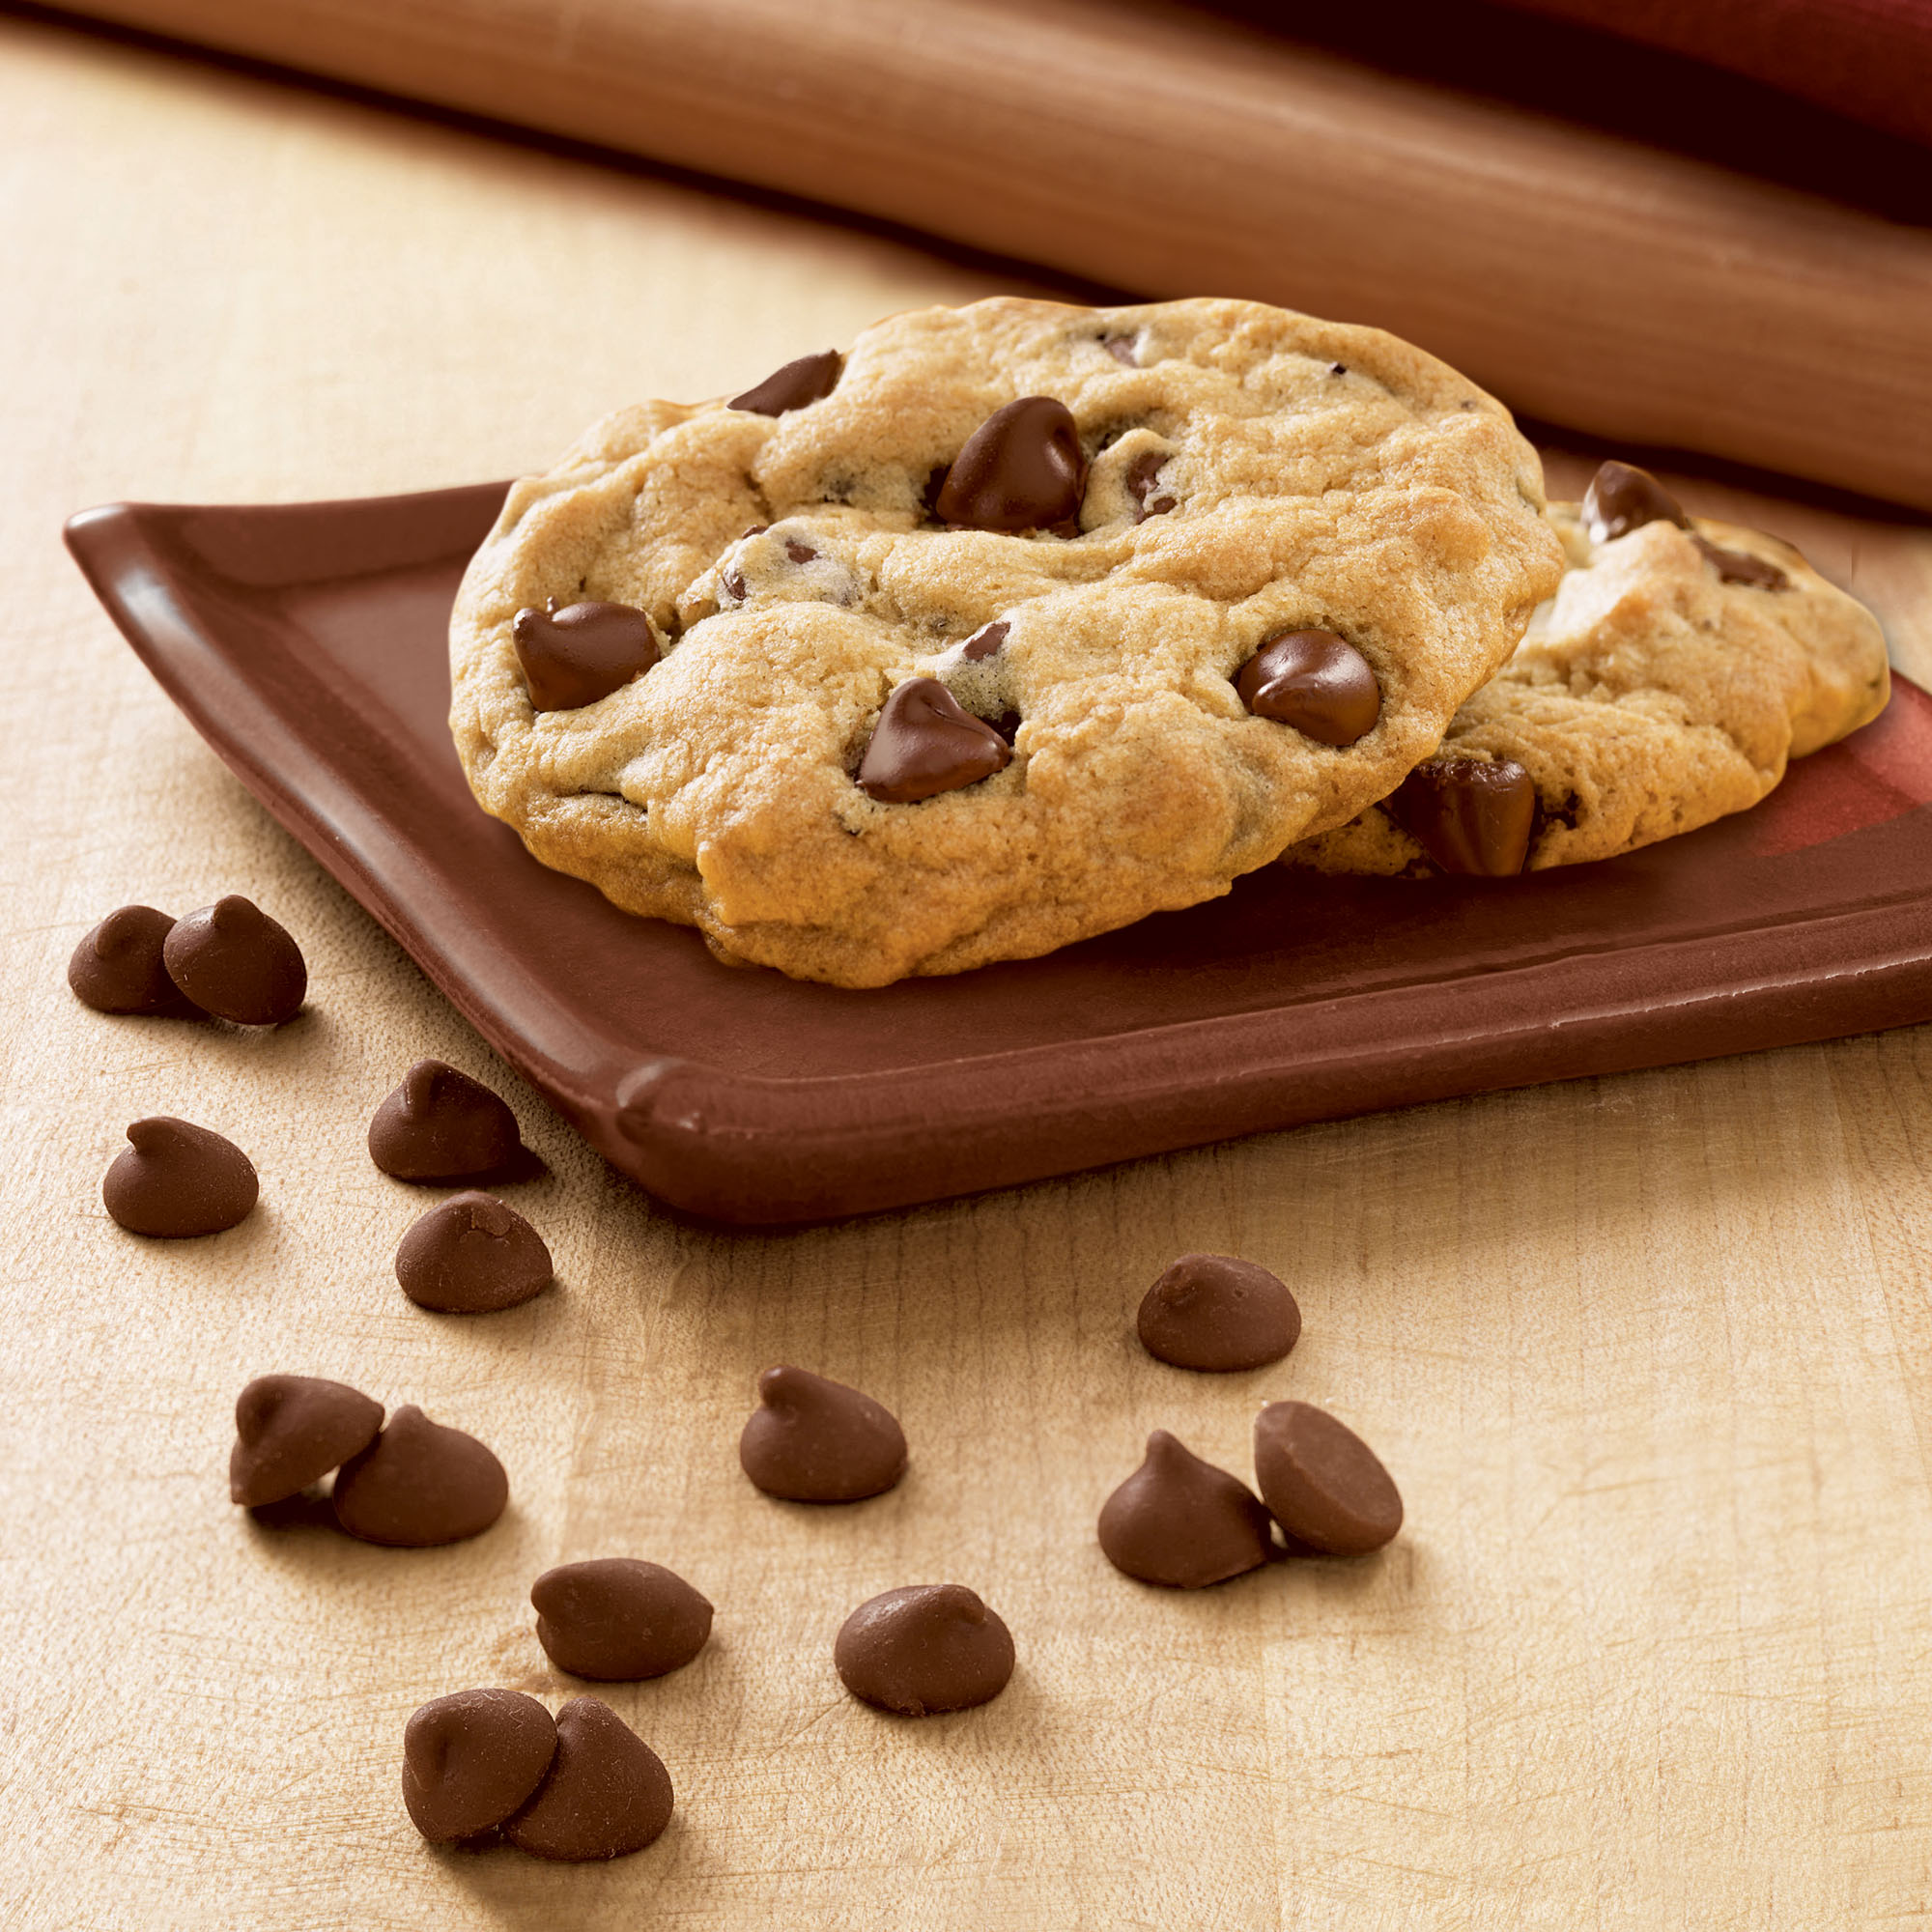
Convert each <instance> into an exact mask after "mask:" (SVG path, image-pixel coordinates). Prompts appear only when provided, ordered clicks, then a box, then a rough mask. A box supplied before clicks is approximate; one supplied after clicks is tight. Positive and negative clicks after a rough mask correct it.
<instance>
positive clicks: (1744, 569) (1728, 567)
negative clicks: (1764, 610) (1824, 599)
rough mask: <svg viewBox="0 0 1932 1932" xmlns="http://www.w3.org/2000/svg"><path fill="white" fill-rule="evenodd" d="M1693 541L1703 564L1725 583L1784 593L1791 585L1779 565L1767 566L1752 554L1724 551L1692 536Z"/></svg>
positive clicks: (1761, 559) (1762, 559)
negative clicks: (1751, 585) (1745, 584)
mask: <svg viewBox="0 0 1932 1932" xmlns="http://www.w3.org/2000/svg"><path fill="white" fill-rule="evenodd" d="M1690 541H1691V542H1692V543H1693V544H1695V545H1696V546H1697V549H1698V551H1699V552H1700V554H1702V556H1703V558H1704V561H1705V562H1706V563H1708V564H1709V565H1710V566H1711V567H1712V569H1714V570H1715V571H1716V572H1717V573H1718V575H1719V578H1720V579H1721V580H1722V581H1723V582H1726V583H1756V584H1760V585H1762V586H1763V588H1765V589H1766V590H1783V589H1786V588H1788V587H1789V585H1790V582H1791V580H1790V578H1788V577H1787V576H1786V575H1785V574H1784V572H1783V571H1781V570H1779V569H1778V567H1777V566H1776V564H1775V563H1770V562H1767V561H1766V559H1765V558H1763V557H1761V556H1753V555H1751V554H1750V552H1749V551H1746V550H1724V549H1722V548H1720V547H1719V545H1717V544H1714V543H1712V542H1711V541H1710V539H1709V538H1708V537H1697V536H1693V537H1692V538H1691V539H1690Z"/></svg>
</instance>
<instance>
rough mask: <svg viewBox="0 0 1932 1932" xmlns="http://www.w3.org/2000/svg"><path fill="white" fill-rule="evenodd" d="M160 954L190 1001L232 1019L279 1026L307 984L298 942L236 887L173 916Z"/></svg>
mask: <svg viewBox="0 0 1932 1932" xmlns="http://www.w3.org/2000/svg"><path fill="white" fill-rule="evenodd" d="M161 958H162V961H163V962H164V963H165V965H166V966H167V969H168V977H169V979H171V980H173V981H174V982H175V984H176V985H177V986H179V987H180V988H181V990H182V991H183V992H184V993H185V995H186V996H187V997H188V998H189V999H190V1000H192V1001H193V1002H194V1003H195V1005H196V1006H198V1007H200V1008H201V1009H203V1010H204V1011H206V1012H211V1013H213V1014H214V1015H215V1017H216V1018H217V1019H224V1020H233V1021H235V1023H236V1024H237V1025H238V1026H280V1025H281V1023H282V1022H283V1021H284V1020H292V1019H294V1018H295V1016H296V1015H297V1014H298V1012H300V1011H301V1003H302V995H303V994H304V993H306V992H307V991H308V968H307V967H306V966H304V965H303V964H302V956H301V948H300V947H298V945H297V944H296V943H295V941H294V940H293V939H292V938H291V937H290V936H289V933H288V931H287V929H286V928H285V927H283V926H280V925H278V924H276V923H275V922H274V921H273V920H271V919H270V917H269V915H268V914H267V913H265V912H263V911H262V910H261V909H260V908H259V907H258V906H256V905H255V904H254V903H253V902H252V901H250V900H248V899H244V898H243V897H241V895H240V894H239V893H231V894H230V895H228V897H226V898H225V899H217V900H215V902H214V903H213V905H212V906H203V907H202V908H201V909H200V911H198V912H191V913H189V914H188V915H187V917H186V918H185V919H178V920H176V921H175V923H174V926H173V929H172V930H171V931H170V932H169V933H168V936H167V939H166V941H165V943H164V944H163V945H162V947H161Z"/></svg>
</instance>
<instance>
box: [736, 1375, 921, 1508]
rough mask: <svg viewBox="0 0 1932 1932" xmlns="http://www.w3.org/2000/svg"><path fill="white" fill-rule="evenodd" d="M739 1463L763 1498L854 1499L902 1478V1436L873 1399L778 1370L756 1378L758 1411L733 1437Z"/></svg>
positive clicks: (873, 1493) (822, 1380) (816, 1378)
mask: <svg viewBox="0 0 1932 1932" xmlns="http://www.w3.org/2000/svg"><path fill="white" fill-rule="evenodd" d="M738 1461H739V1463H742V1464H743V1466H744V1470H745V1473H746V1475H748V1476H749V1477H751V1479H752V1481H753V1483H754V1484H755V1485H756V1486H757V1487H758V1488H759V1489H761V1490H763V1491H764V1492H765V1493H766V1495H768V1496H781V1497H782V1498H783V1499H784V1500H785V1501H787V1502H795V1503H852V1502H858V1501H859V1500H860V1499H861V1498H862V1497H865V1496H876V1495H878V1494H880V1493H881V1492H883V1491H886V1490H889V1489H891V1488H892V1487H893V1485H894V1484H895V1483H896V1482H897V1481H898V1479H899V1478H900V1477H901V1476H902V1475H904V1474H905V1465H906V1439H905V1432H904V1431H903V1430H901V1429H900V1428H899V1426H898V1424H897V1422H895V1420H894V1419H893V1417H892V1416H891V1415H890V1414H889V1413H888V1412H887V1411H886V1410H885V1409H884V1408H882V1407H881V1406H879V1405H878V1404H877V1403H876V1402H874V1401H873V1400H872V1398H871V1397H870V1396H868V1395H861V1394H860V1393H859V1391H858V1390H857V1389H855V1388H847V1387H846V1386H845V1384H844V1383H843V1382H835V1381H829V1380H827V1378H825V1377H824V1376H814V1375H812V1374H810V1372H809V1371H808V1370H805V1369H794V1368H790V1367H788V1366H784V1365H781V1366H780V1367H778V1368H774V1369H767V1370H766V1371H765V1372H764V1374H763V1375H761V1376H760V1377H759V1378H758V1406H757V1407H756V1408H754V1409H753V1411H752V1416H751V1420H750V1421H748V1422H747V1423H746V1424H745V1429H744V1433H743V1435H740V1436H739V1437H738Z"/></svg>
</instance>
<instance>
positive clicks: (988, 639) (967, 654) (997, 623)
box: [959, 617, 1012, 664]
mask: <svg viewBox="0 0 1932 1932" xmlns="http://www.w3.org/2000/svg"><path fill="white" fill-rule="evenodd" d="M1011 629H1012V626H1011V625H1010V624H1009V623H1008V622H1007V620H1006V619H1005V618H1004V617H995V618H994V619H993V621H992V622H991V623H990V624H983V625H981V626H980V629H979V630H977V631H975V632H974V633H973V635H972V636H971V637H970V638H968V639H966V641H965V642H964V643H963V644H961V645H960V646H959V655H960V656H961V657H962V658H964V659H965V660H966V662H967V663H968V664H982V663H984V662H985V660H986V659H987V658H990V657H993V656H995V655H996V654H997V653H998V651H999V648H1000V646H1001V645H1002V644H1004V643H1005V642H1006V641H1007V633H1008V632H1009V631H1010V630H1011Z"/></svg>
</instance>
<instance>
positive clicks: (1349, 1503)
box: [1255, 1402, 1402, 1556]
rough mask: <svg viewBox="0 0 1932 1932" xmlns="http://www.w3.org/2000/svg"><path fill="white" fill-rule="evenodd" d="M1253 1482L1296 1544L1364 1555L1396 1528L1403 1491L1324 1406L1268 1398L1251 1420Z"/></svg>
mask: <svg viewBox="0 0 1932 1932" xmlns="http://www.w3.org/2000/svg"><path fill="white" fill-rule="evenodd" d="M1255 1480H1256V1482H1257V1483H1258V1484H1259V1486H1260V1488H1261V1492H1262V1497H1263V1500H1264V1502H1266V1504H1267V1506H1268V1509H1269V1511H1270V1512H1271V1513H1272V1514H1273V1517H1274V1520H1276V1521H1277V1522H1278V1523H1280V1524H1281V1526H1282V1528H1283V1529H1284V1530H1286V1531H1287V1532H1288V1534H1289V1535H1290V1536H1292V1537H1293V1539H1294V1541H1295V1542H1297V1543H1302V1544H1306V1545H1307V1546H1308V1548H1311V1549H1319V1550H1321V1551H1322V1552H1323V1553H1324V1554H1325V1555H1329V1556H1365V1555H1367V1554H1368V1552H1369V1551H1370V1550H1372V1549H1379V1548H1381V1547H1382V1545H1383V1544H1385V1543H1387V1542H1388V1541H1389V1540H1390V1539H1391V1538H1392V1537H1393V1536H1394V1535H1395V1533H1396V1531H1397V1530H1399V1529H1400V1528H1401V1527H1402V1496H1401V1494H1400V1493H1399V1492H1397V1490H1396V1486H1395V1483H1394V1482H1393V1480H1392V1479H1391V1478H1390V1476H1389V1472H1388V1471H1387V1470H1386V1469H1384V1468H1383V1467H1382V1465H1381V1463H1380V1461H1379V1459H1378V1457H1377V1455H1376V1453H1375V1451H1374V1450H1373V1449H1371V1448H1370V1447H1369V1445H1368V1444H1367V1443H1366V1442H1364V1441H1363V1440H1362V1438H1361V1437H1360V1436H1359V1435H1356V1434H1355V1432H1354V1431H1353V1430H1352V1429H1350V1428H1349V1427H1348V1426H1347V1425H1346V1424H1344V1423H1340V1422H1337V1421H1336V1420H1335V1418H1334V1417H1333V1416H1332V1415H1330V1414H1328V1413H1327V1412H1326V1410H1324V1409H1320V1408H1316V1407H1315V1406H1312V1405H1311V1404H1309V1403H1305V1402H1271V1403H1269V1404H1268V1406H1266V1407H1265V1408H1264V1409H1263V1410H1262V1412H1261V1414H1260V1415H1258V1416H1257V1417H1256V1418H1255Z"/></svg>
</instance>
